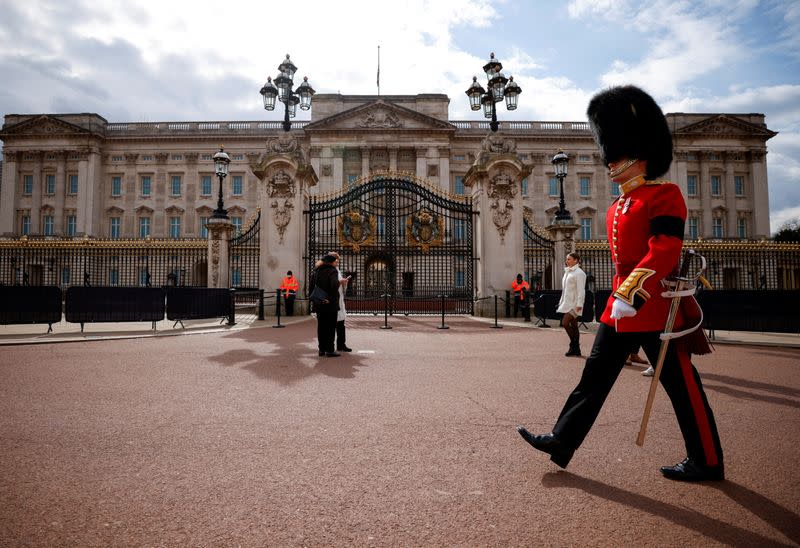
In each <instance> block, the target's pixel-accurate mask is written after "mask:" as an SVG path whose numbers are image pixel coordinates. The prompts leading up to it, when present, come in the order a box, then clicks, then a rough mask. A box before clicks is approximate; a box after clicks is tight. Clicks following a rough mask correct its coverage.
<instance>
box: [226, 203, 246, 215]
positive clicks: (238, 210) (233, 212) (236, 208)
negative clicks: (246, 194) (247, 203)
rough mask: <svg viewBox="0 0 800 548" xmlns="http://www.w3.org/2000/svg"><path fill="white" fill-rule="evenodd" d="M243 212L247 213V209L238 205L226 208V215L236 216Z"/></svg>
mask: <svg viewBox="0 0 800 548" xmlns="http://www.w3.org/2000/svg"><path fill="white" fill-rule="evenodd" d="M245 213H247V210H246V209H244V208H243V207H241V206H238V205H235V206H233V207H229V208H228V215H236V216H237V217H241V216H243V215H244V214H245Z"/></svg>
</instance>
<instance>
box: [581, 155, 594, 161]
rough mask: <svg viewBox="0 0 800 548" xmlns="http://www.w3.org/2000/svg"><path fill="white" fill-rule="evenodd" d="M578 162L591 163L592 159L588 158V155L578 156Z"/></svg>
mask: <svg viewBox="0 0 800 548" xmlns="http://www.w3.org/2000/svg"><path fill="white" fill-rule="evenodd" d="M578 161H579V162H591V161H592V157H591V156H589V155H588V154H580V155H579V156H578Z"/></svg>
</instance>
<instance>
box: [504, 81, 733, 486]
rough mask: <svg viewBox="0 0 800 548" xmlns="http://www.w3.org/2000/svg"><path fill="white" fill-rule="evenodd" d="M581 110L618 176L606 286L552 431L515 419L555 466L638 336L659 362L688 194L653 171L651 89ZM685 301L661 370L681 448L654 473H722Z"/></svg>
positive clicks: (655, 119) (660, 160) (608, 96)
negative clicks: (537, 431)
mask: <svg viewBox="0 0 800 548" xmlns="http://www.w3.org/2000/svg"><path fill="white" fill-rule="evenodd" d="M587 114H588V117H589V123H590V125H591V128H592V131H593V133H594V136H595V139H596V141H597V144H598V145H599V147H600V149H601V152H602V156H603V161H604V163H605V164H606V165H607V166H608V169H609V177H610V178H611V180H612V181H614V182H615V183H618V184H619V185H620V196H619V198H618V199H617V200H615V201H614V202H613V203H612V204H611V207H610V208H609V210H608V213H607V214H606V226H607V227H608V228H607V231H608V241H609V243H610V247H611V259H612V261H613V262H614V265H615V267H616V275H615V276H614V282H613V293H612V294H611V296H610V297H609V299H608V302H607V304H606V308H605V311H604V312H603V315H602V318H601V320H600V327H599V329H598V331H597V336H596V337H595V341H594V347H593V348H592V352H591V354H590V356H589V358H588V359H587V360H586V365H585V366H584V370H583V374H582V376H581V379H580V381H579V383H578V386H577V387H576V388H575V390H573V392H572V394H570V396H569V398H567V401H566V403H565V404H564V408H563V409H562V411H561V414H560V415H559V417H558V420H557V421H556V424H555V426H554V427H553V431H552V433H549V434H544V435H534V434H531V433H530V432H528V431H527V430H526V429H525V428H523V427H521V426H520V427H518V428H517V431H518V432H519V434H520V435H521V436H522V437H523V439H524V440H525V441H526V442H528V443H529V444H531V445H532V446H533V447H534V448H536V449H538V450H539V451H543V452H545V453H547V454H549V455H550V460H552V461H553V462H554V463H555V464H557V465H558V466H561V467H562V468H565V467H566V466H567V464H568V463H569V461H570V459H571V458H572V456H573V454H574V452H575V450H576V449H578V447H580V445H581V443H583V440H584V438H585V437H586V435H587V434H588V433H589V430H590V429H591V427H592V425H593V424H594V421H595V419H596V418H597V415H598V414H599V413H600V409H601V407H602V405H603V402H604V401H605V399H606V396H608V393H609V392H610V391H611V387H612V386H613V385H614V382H615V381H616V379H617V377H618V376H619V373H620V371H621V370H622V368H623V366H624V365H625V359H626V358H627V357H628V355H629V354H630V353H631V352H633V351H634V350H635V349H636V348H637V346H638V345H641V347H642V348H643V349H644V351H645V353H646V354H647V357H648V358H649V359H650V363H656V362H657V360H658V353H659V349H660V346H661V341H660V338H659V336H660V334H661V332H662V331H663V330H664V328H665V327H666V324H667V316H668V311H669V306H670V299H668V298H666V297H665V296H663V295H662V294H661V293H662V292H663V291H664V288H663V287H662V284H661V281H662V280H664V279H665V278H667V277H668V276H670V275H671V274H673V273H675V272H676V271H677V268H678V263H679V262H680V254H681V248H682V244H683V233H684V223H685V221H686V203H685V201H684V199H683V195H682V194H681V191H680V189H679V188H678V186H677V185H675V184H673V183H669V182H666V181H661V180H658V177H660V176H661V175H663V174H664V173H666V172H667V171H668V170H669V166H670V163H671V162H672V136H671V135H670V131H669V126H668V125H667V121H666V118H665V117H664V114H663V113H662V112H661V109H660V108H659V107H658V105H657V104H656V103H655V101H654V100H653V98H652V97H650V96H649V95H648V94H647V93H645V92H644V91H642V90H641V89H639V88H636V87H633V86H624V87H614V88H611V89H608V90H605V91H602V92H600V93H598V94H597V95H595V96H594V97H593V98H592V100H591V101H590V103H589V108H588V111H587ZM684 302H685V303H686V307H685V309H684V308H683V305H684ZM692 305H696V301H694V299H693V298H691V299H682V300H681V306H682V308H681V310H680V312H681V313H679V315H678V320H677V322H676V324H675V325H676V329H675V331H684V332H685V334H684V336H682V337H680V338H677V339H675V340H674V341H672V342H671V343H670V344H669V345H668V346H667V354H666V359H665V360H664V363H663V367H662V373H661V377H660V378H659V380H660V382H661V385H662V386H663V387H664V390H665V391H666V393H667V395H668V396H669V399H670V401H671V403H672V407H673V409H674V411H675V416H676V418H677V419H678V425H679V426H680V431H681V433H682V434H683V439H684V444H685V446H686V454H687V456H686V458H685V459H684V460H683V461H682V462H679V463H678V464H676V465H673V466H664V467H662V468H661V473H662V474H663V475H664V476H665V477H666V478H669V479H674V480H683V481H708V480H722V479H724V478H725V471H724V466H723V459H722V447H721V445H720V440H719V435H718V433H717V427H716V423H715V421H714V414H713V413H712V411H711V407H710V406H709V404H708V400H707V399H706V394H705V392H704V390H703V385H702V383H701V382H700V376H699V375H698V374H697V370H696V369H695V368H694V366H693V365H692V362H691V359H690V355H691V354H693V353H694V354H703V353H707V352H710V349H709V347H708V341H707V340H706V339H705V334H704V333H703V330H702V329H696V327H699V323H698V322H693V323H689V322H690V320H691V319H692V318H691V317H690V314H689V312H691V310H690V308H691V306H692ZM695 324H698V325H695ZM692 326H694V327H695V329H692ZM686 327H689V329H686Z"/></svg>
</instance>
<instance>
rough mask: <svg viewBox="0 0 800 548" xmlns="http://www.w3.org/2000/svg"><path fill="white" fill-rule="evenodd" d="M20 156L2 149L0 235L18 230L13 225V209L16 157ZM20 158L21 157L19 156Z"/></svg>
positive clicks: (14, 212)
mask: <svg viewBox="0 0 800 548" xmlns="http://www.w3.org/2000/svg"><path fill="white" fill-rule="evenodd" d="M19 156H21V154H20V153H18V152H15V151H8V150H4V151H3V171H2V173H0V177H2V179H3V185H2V188H1V189H0V235H2V236H11V235H13V234H14V233H15V232H17V231H18V227H17V226H15V223H16V221H17V212H16V211H15V207H16V201H17V195H18V193H19V190H17V189H18V187H19V185H20V181H18V180H17V158H18V157H19ZM20 159H21V158H20Z"/></svg>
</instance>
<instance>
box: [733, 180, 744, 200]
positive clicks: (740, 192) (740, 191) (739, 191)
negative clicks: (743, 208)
mask: <svg viewBox="0 0 800 548" xmlns="http://www.w3.org/2000/svg"><path fill="white" fill-rule="evenodd" d="M733 186H734V188H735V191H736V196H737V197H739V198H741V197H742V196H744V177H743V176H741V175H734V177H733Z"/></svg>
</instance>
